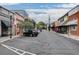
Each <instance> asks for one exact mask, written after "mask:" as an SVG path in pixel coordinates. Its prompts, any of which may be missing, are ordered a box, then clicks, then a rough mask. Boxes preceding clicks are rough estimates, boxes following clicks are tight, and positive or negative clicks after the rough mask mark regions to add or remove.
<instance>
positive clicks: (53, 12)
mask: <svg viewBox="0 0 79 59" xmlns="http://www.w3.org/2000/svg"><path fill="white" fill-rule="evenodd" d="M69 10H70V9H26V12H27V13H28V14H29V17H30V18H32V19H34V20H35V21H36V22H39V21H43V22H45V23H48V19H49V15H50V18H51V22H53V21H56V20H57V19H58V18H60V17H61V16H63V15H64V14H65V13H66V12H68V11H69ZM35 12H40V13H39V14H36V13H35Z"/></svg>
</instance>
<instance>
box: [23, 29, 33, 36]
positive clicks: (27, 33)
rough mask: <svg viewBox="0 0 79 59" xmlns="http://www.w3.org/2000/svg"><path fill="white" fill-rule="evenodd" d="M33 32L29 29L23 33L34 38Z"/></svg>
mask: <svg viewBox="0 0 79 59" xmlns="http://www.w3.org/2000/svg"><path fill="white" fill-rule="evenodd" d="M32 33H33V31H32V30H31V29H27V30H25V31H24V32H23V35H24V36H32Z"/></svg>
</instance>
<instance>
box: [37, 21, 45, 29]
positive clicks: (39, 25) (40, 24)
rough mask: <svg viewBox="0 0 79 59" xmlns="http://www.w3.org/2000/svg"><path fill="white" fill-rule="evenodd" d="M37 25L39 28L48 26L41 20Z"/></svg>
mask: <svg viewBox="0 0 79 59" xmlns="http://www.w3.org/2000/svg"><path fill="white" fill-rule="evenodd" d="M36 27H37V28H38V29H45V28H46V24H45V23H44V22H42V21H41V22H38V23H37V24H36Z"/></svg>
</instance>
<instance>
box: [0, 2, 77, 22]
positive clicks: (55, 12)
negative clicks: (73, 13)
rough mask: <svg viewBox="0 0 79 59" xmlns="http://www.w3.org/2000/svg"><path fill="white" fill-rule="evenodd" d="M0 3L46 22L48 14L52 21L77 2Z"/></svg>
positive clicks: (37, 20)
mask: <svg viewBox="0 0 79 59" xmlns="http://www.w3.org/2000/svg"><path fill="white" fill-rule="evenodd" d="M0 5H1V6H3V7H5V8H7V9H9V10H25V11H26V12H27V13H28V14H29V17H30V18H32V19H34V20H35V21H36V22H39V21H43V22H45V23H48V19H49V16H50V19H51V23H52V22H53V21H56V20H57V19H58V18H60V17H61V16H63V15H64V14H65V13H67V12H68V11H69V10H70V9H72V8H74V7H75V6H76V5H78V3H77V4H76V3H0Z"/></svg>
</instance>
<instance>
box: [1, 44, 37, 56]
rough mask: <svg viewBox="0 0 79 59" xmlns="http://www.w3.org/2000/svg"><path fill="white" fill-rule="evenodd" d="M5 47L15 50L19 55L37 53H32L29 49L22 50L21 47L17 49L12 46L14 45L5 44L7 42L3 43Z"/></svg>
mask: <svg viewBox="0 0 79 59" xmlns="http://www.w3.org/2000/svg"><path fill="white" fill-rule="evenodd" d="M1 45H2V46H3V47H5V48H7V49H9V50H11V51H13V52H15V53H16V54H18V55H36V54H34V53H31V52H28V51H24V50H21V49H17V48H15V47H12V46H8V45H5V44H1Z"/></svg>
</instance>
